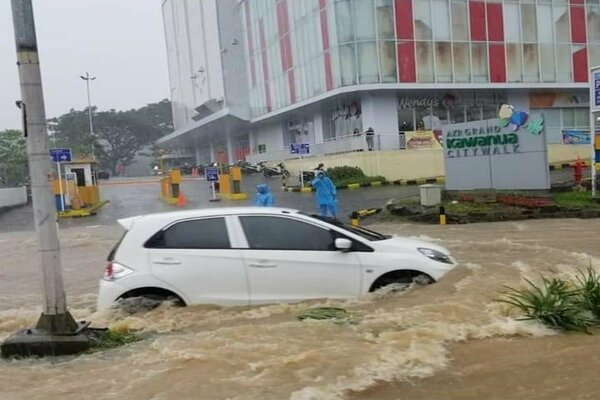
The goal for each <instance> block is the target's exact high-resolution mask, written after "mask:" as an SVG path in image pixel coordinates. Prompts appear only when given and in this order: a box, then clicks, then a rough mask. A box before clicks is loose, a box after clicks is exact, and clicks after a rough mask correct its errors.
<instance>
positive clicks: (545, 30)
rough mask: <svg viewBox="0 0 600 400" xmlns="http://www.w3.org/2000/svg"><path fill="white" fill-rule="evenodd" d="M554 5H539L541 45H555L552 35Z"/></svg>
mask: <svg viewBox="0 0 600 400" xmlns="http://www.w3.org/2000/svg"><path fill="white" fill-rule="evenodd" d="M548 21H552V5H544V4H538V6H537V33H538V40H539V41H540V43H553V42H554V35H553V33H552V24H549V23H548Z"/></svg>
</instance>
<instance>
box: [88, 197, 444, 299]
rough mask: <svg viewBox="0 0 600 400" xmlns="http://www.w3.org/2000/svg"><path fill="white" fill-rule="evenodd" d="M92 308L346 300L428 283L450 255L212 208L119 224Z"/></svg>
mask: <svg viewBox="0 0 600 400" xmlns="http://www.w3.org/2000/svg"><path fill="white" fill-rule="evenodd" d="M119 223H120V224H121V225H122V226H123V227H124V228H125V229H126V232H125V234H124V235H123V237H122V238H121V240H120V241H119V243H117V245H116V246H115V248H114V249H113V250H112V251H111V253H110V254H109V257H108V265H107V266H106V269H105V273H104V277H103V278H102V279H101V280H100V292H99V295H98V309H106V308H109V307H110V306H111V305H113V304H114V303H115V301H117V300H120V299H126V298H131V297H142V298H151V299H157V300H163V299H168V298H172V299H175V300H177V301H178V302H180V303H182V304H184V305H189V304H219V305H254V304H266V303H277V302H297V301H301V300H305V299H314V298H349V297H357V296H360V295H363V294H365V293H368V292H371V291H373V290H375V289H378V288H380V287H383V286H386V285H389V284H391V283H411V282H413V281H415V280H416V281H418V282H419V283H431V282H434V281H437V280H439V279H440V278H442V277H443V276H444V275H445V274H446V273H447V272H448V271H450V270H451V269H453V268H454V267H455V266H456V262H455V260H454V259H453V258H452V257H451V256H450V253H449V252H448V250H446V249H444V248H443V247H440V246H436V245H434V244H431V243H427V242H423V241H418V240H412V239H406V238H400V237H390V236H385V235H382V234H379V233H377V232H374V231H371V230H368V229H365V228H359V227H352V226H349V225H345V224H343V223H341V222H339V221H336V220H332V219H328V218H321V217H317V216H311V215H307V214H303V213H301V212H299V211H296V210H290V209H283V208H268V207H265V208H262V207H261V208H255V207H245V208H211V209H204V210H189V211H178V212H168V213H160V214H149V215H141V216H137V217H132V218H126V219H121V220H119Z"/></svg>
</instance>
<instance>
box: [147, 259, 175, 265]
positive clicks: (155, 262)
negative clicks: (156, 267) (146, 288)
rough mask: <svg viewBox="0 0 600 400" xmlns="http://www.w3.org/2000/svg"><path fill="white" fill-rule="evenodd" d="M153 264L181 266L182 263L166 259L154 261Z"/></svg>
mask: <svg viewBox="0 0 600 400" xmlns="http://www.w3.org/2000/svg"><path fill="white" fill-rule="evenodd" d="M152 264H160V265H180V264H181V261H179V260H173V259H164V260H159V261H152Z"/></svg>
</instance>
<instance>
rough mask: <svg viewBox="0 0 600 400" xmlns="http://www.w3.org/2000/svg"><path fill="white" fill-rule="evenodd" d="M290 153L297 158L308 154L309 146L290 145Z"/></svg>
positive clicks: (306, 144) (301, 144)
mask: <svg viewBox="0 0 600 400" xmlns="http://www.w3.org/2000/svg"><path fill="white" fill-rule="evenodd" d="M290 153H291V154H295V155H298V156H305V155H307V154H310V146H309V144H308V143H292V144H290Z"/></svg>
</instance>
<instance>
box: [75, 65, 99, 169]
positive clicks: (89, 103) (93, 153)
mask: <svg viewBox="0 0 600 400" xmlns="http://www.w3.org/2000/svg"><path fill="white" fill-rule="evenodd" d="M79 77H80V78H81V79H83V80H84V81H85V84H86V86H87V98H88V118H89V120H90V136H91V137H92V140H93V143H92V158H93V159H94V160H95V159H96V151H95V149H94V144H95V143H96V137H95V136H94V124H93V123H92V100H91V97H90V81H93V80H95V79H96V77H95V76H90V73H89V72H86V73H85V76H83V75H79Z"/></svg>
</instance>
